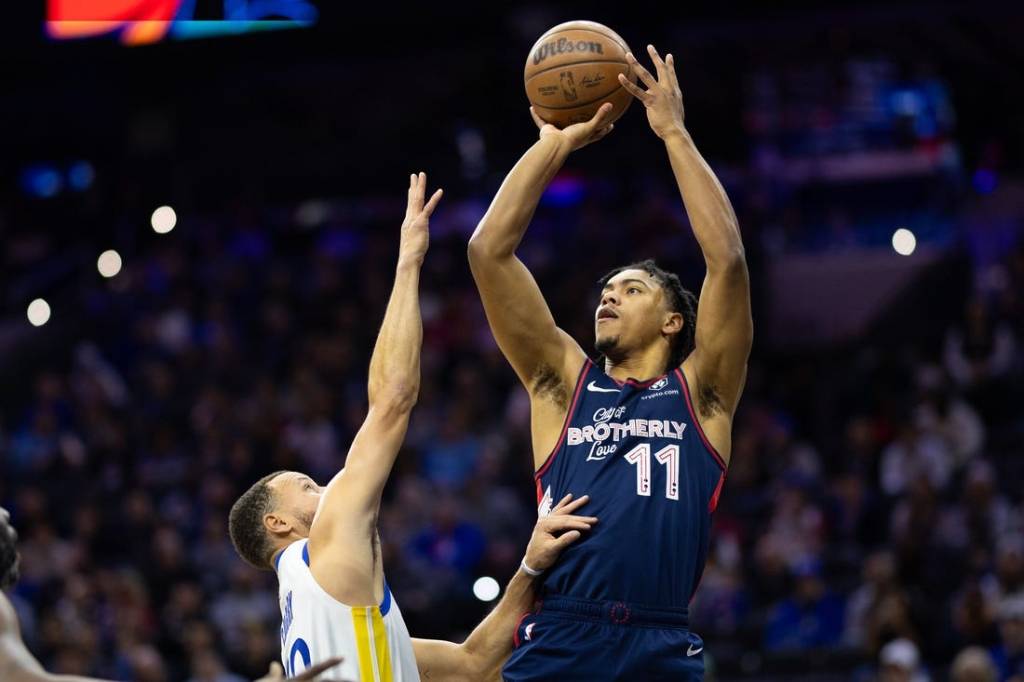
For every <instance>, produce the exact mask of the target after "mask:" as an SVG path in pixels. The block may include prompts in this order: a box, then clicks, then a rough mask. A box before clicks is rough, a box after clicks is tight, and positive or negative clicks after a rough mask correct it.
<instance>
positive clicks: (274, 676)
mask: <svg viewBox="0 0 1024 682" xmlns="http://www.w3.org/2000/svg"><path fill="white" fill-rule="evenodd" d="M267 677H268V678H269V679H271V680H283V679H284V668H282V667H281V664H280V663H278V662H277V661H274V662H273V663H271V664H270V670H268V671H267Z"/></svg>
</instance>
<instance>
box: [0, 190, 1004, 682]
mask: <svg viewBox="0 0 1024 682" xmlns="http://www.w3.org/2000/svg"><path fill="white" fill-rule="evenodd" d="M559 182H560V183H561V184H560V185H559V184H558V183H556V190H558V188H559V187H561V188H562V190H565V191H562V192H561V193H560V191H555V192H553V193H552V194H550V195H549V196H548V198H547V199H546V200H545V205H544V206H542V208H541V210H540V211H539V213H538V215H537V218H536V220H535V222H534V225H533V227H532V228H531V231H530V234H529V236H528V238H527V240H526V242H525V243H524V245H523V248H522V250H521V254H522V256H523V258H524V260H525V261H526V262H527V263H528V265H529V266H530V268H531V269H532V270H533V272H534V273H535V275H536V276H537V278H538V280H539V281H540V283H541V286H542V288H543V290H544V291H545V293H546V295H547V297H548V300H549V303H550V304H551V307H552V309H553V311H554V313H555V317H556V319H557V320H558V321H559V322H560V323H561V324H562V326H563V327H564V328H566V329H567V330H568V331H569V332H570V333H572V334H573V335H575V336H576V337H577V338H579V339H580V340H581V341H582V342H583V345H584V347H588V346H589V340H590V339H591V338H592V314H593V308H594V305H595V304H596V302H597V293H598V291H597V287H596V280H597V278H598V277H599V276H600V275H601V274H602V273H604V272H605V271H606V270H608V269H609V268H610V267H612V266H614V265H618V264H620V262H621V261H622V260H624V259H633V258H636V257H643V256H648V255H654V256H656V257H657V258H658V259H659V260H660V261H661V262H662V263H663V264H664V265H665V266H667V267H670V268H673V269H676V270H678V271H679V272H680V274H681V276H682V278H683V280H684V282H685V283H687V284H688V285H689V286H690V287H691V288H694V289H696V288H697V287H699V283H700V281H701V278H702V276H703V269H702V268H703V265H702V261H701V256H700V252H699V250H698V249H697V246H696V244H695V242H694V241H693V239H692V236H691V235H690V234H689V230H688V228H687V225H686V222H685V216H684V214H683V213H682V211H681V209H680V206H679V199H678V195H676V194H675V190H674V188H673V187H672V186H671V185H670V184H668V182H667V179H661V180H659V181H653V182H641V183H638V184H637V186H628V185H622V186H619V185H608V186H604V185H602V184H601V183H600V181H593V184H591V185H589V186H583V187H582V188H575V189H574V187H575V185H574V184H573V183H574V182H575V181H574V180H573V178H572V177H571V176H569V175H566V176H563V177H562V178H561V179H560V180H559ZM396 190H400V188H396ZM757 197H758V195H757V193H756V192H746V193H745V192H738V193H736V194H735V195H734V199H735V201H736V203H737V210H738V212H739V213H740V216H741V222H742V223H743V226H744V230H745V232H746V237H745V238H746V242H747V246H748V256H749V258H750V260H751V268H752V273H753V286H754V287H755V300H756V299H757V297H758V291H757V288H758V287H759V286H760V278H759V273H760V271H761V265H762V259H763V258H764V253H766V252H767V253H771V249H770V248H769V247H768V246H767V245H766V244H765V242H767V241H769V240H770V239H771V234H770V231H768V230H763V229H762V228H763V227H764V223H763V221H761V220H760V219H759V218H758V216H759V215H760V214H759V210H760V207H759V206H758V203H757V202H758V198H757ZM402 198H403V197H402V196H401V192H400V191H396V192H395V196H394V197H393V198H390V199H380V200H376V199H374V200H364V201H351V202H335V203H323V204H319V203H308V204H303V205H298V206H291V207H286V208H280V207H278V208H270V207H266V206H261V205H260V204H259V203H258V202H252V203H246V204H238V205H235V206H233V207H230V208H225V209H223V210H220V211H209V212H202V213H197V214H194V215H192V214H183V215H182V217H181V220H180V222H179V226H178V227H177V228H176V229H175V231H173V232H172V233H170V234H168V235H164V236H162V237H160V238H159V239H158V240H156V241H154V242H152V245H151V246H148V247H146V248H145V249H141V250H140V251H139V252H138V253H134V254H130V255H129V256H128V257H126V265H125V269H124V271H123V272H122V273H121V274H120V275H118V276H117V277H116V278H115V279H113V280H110V281H100V280H96V281H93V282H92V283H91V284H89V285H87V286H83V287H81V288H80V289H79V290H78V291H76V292H74V294H73V301H67V302H66V305H67V306H70V305H72V304H73V305H77V306H80V307H81V308H82V309H83V310H86V311H88V321H87V322H84V323H83V325H84V326H83V330H84V331H81V332H79V333H76V334H75V335H74V338H73V343H69V344H68V347H67V349H66V352H64V353H62V354H60V355H59V356H47V357H46V358H42V359H40V358H37V359H36V362H35V365H33V367H32V368H31V369H30V371H29V374H30V375H31V376H32V380H31V382H29V383H28V384H27V385H24V386H18V387H8V388H7V389H6V390H7V391H8V392H10V391H13V390H15V388H16V395H17V400H16V402H15V403H14V404H15V405H16V409H10V410H9V411H8V412H7V413H6V414H4V415H3V422H2V426H3V430H2V432H0V452H2V453H3V454H2V459H0V504H3V505H4V506H6V507H8V508H10V509H11V511H12V515H13V522H14V524H15V526H16V527H17V528H18V529H19V531H20V533H21V538H22V539H21V543H20V549H21V553H22V558H23V564H22V578H21V581H20V583H19V584H18V585H17V587H16V588H15V590H14V592H13V595H12V596H13V601H14V604H15V606H16V608H17V610H18V613H19V616H20V618H21V623H22V628H23V634H24V637H25V639H26V641H27V642H28V644H29V645H30V647H31V648H32V650H33V651H34V652H35V653H36V654H38V656H39V657H40V659H41V660H42V661H43V662H44V663H45V664H46V665H47V666H48V667H49V669H50V670H52V671H54V672H65V673H72V672H74V673H87V674H92V675H98V676H105V677H111V678H115V679H133V680H139V681H140V682H164V681H166V680H190V681H192V682H233V681H235V680H239V679H253V678H255V677H258V676H259V675H260V674H262V673H263V671H265V670H266V663H267V661H269V660H271V659H274V658H276V657H277V656H278V646H279V644H278V637H277V632H278V628H279V625H280V620H279V619H280V614H279V611H278V606H277V599H276V583H275V580H274V578H273V576H272V575H271V574H268V573H262V574H261V573H259V572H256V571H254V570H252V569H250V568H248V567H246V566H245V565H243V564H242V562H241V561H240V560H239V559H238V558H237V557H236V556H235V554H234V552H233V550H232V548H231V545H230V542H229V540H228V536H227V530H226V521H227V511H228V508H229V507H230V505H231V503H232V502H233V501H234V499H235V498H236V496H237V495H238V494H240V493H241V492H242V491H243V490H244V489H245V488H247V487H248V486H249V485H250V484H251V483H252V482H253V481H255V480H256V479H257V478H258V477H260V476H261V475H263V474H265V473H268V472H270V471H273V470H277V469H297V470H301V471H304V472H307V473H308V474H310V475H311V476H312V477H314V478H315V479H317V480H318V481H320V482H321V483H326V482H327V480H329V478H330V477H331V476H332V475H333V474H334V473H335V472H336V471H337V470H338V469H340V467H341V466H343V464H344V459H345V453H346V450H347V447H348V443H349V442H350V440H351V438H352V436H353V434H354V432H355V430H356V429H357V428H358V427H359V425H360V423H361V421H362V418H363V415H364V412H365V408H366V371H367V363H368V359H369V353H370V351H371V349H372V345H373V341H374V338H375V335H376V332H377V328H378V325H379V323H380V320H381V318H382V315H383V308H384V304H385V302H386V299H387V295H388V292H389V290H390V286H391V275H392V267H393V264H394V260H395V255H396V252H397V238H398V225H399V222H400V219H401V212H402V209H403V205H402V204H401V200H402ZM483 201H485V199H484V198H483V197H481V198H479V199H470V198H463V199H459V200H449V199H446V200H445V202H442V207H441V208H440V209H439V212H438V215H437V216H436V217H435V220H434V221H433V222H434V224H433V225H432V244H431V249H430V252H429V253H428V255H427V259H426V264H425V267H424V276H423V278H422V302H421V307H422V313H423V323H424V346H423V382H422V390H421V394H420V400H419V404H418V406H417V408H416V410H415V412H414V415H413V420H412V424H411V427H410V430H409V435H408V438H407V439H406V444H405V446H404V448H403V450H402V453H401V455H400V457H399V460H398V463H397V465H396V469H395V472H394V474H393V476H392V479H391V482H390V484H389V486H388V489H387V491H386V497H385V502H384V508H383V512H382V515H381V519H380V532H381V537H382V541H383V543H384V558H385V566H386V572H387V576H388V580H389V583H390V584H391V586H392V589H393V591H394V594H395V597H396V599H397V600H398V601H399V603H400V604H401V605H402V610H403V613H404V615H405V617H406V620H407V622H408V625H409V629H410V631H411V632H412V634H413V635H414V636H424V637H444V638H460V637H462V636H464V635H465V634H466V633H467V632H468V631H469V629H470V628H472V626H473V625H474V624H475V623H476V622H477V621H478V620H479V619H480V617H482V615H483V614H484V613H486V610H487V608H488V606H487V605H486V604H484V603H482V602H480V601H479V600H477V599H476V598H475V597H474V595H473V592H472V584H473V582H474V580H475V579H476V578H478V577H480V576H483V575H492V576H495V577H496V578H498V579H499V580H500V581H503V580H505V579H506V578H507V577H508V576H510V575H511V574H512V572H513V571H514V570H515V567H516V566H517V565H518V561H519V559H520V558H521V554H522V551H523V549H524V547H525V543H526V540H527V538H528V535H529V530H530V528H531V527H532V524H533V520H534V518H535V514H536V512H535V505H536V501H535V500H534V499H533V494H534V491H533V488H532V485H531V484H532V480H531V466H530V463H531V457H530V454H529V453H530V448H529V443H530V441H529V436H528V434H529V409H528V402H527V397H526V394H525V392H524V391H523V390H522V389H521V388H520V387H519V385H518V383H517V381H516V380H515V377H514V375H513V374H512V372H511V371H510V369H509V368H508V366H507V363H506V361H505V360H504V358H503V357H502V355H501V354H500V352H499V351H498V349H497V348H496V346H495V344H494V341H493V338H492V337H491V334H490V332H489V330H488V328H487V325H486V320H485V319H484V316H483V311H482V308H481V306H480V304H479V300H478V297H477V294H476V291H475V289H474V287H473V285H472V280H471V278H470V276H469V270H468V266H467V263H466V256H465V249H466V240H467V237H468V234H469V232H470V231H471V230H472V228H473V226H474V224H475V222H476V220H477V219H478V218H479V216H480V215H481V213H482V209H483V207H484V203H483ZM1020 218H1021V216H1017V218H1016V220H1017V222H1016V225H1018V226H1019V224H1020V222H1019V221H1020ZM140 229H141V228H140ZM964 229H965V230H968V231H967V232H965V233H964V239H963V240H962V243H963V247H962V248H963V250H964V251H965V252H969V253H972V254H974V253H976V252H977V251H978V250H977V249H973V250H972V248H971V244H972V243H974V242H978V241H979V239H980V241H981V242H984V239H982V238H977V239H975V236H976V233H975V232H970V231H969V226H968V227H965V228H964ZM972 235H974V236H972ZM972 239H974V242H972V241H971V240H972ZM581 244H586V248H585V249H581V248H580V245H581ZM973 262H974V269H975V283H974V284H972V285H970V286H968V287H966V288H965V289H964V290H963V291H961V292H960V295H959V296H958V297H953V298H951V299H950V300H949V305H948V306H947V307H946V308H945V310H946V318H945V319H944V320H942V321H941V324H942V327H943V328H944V329H945V332H944V334H943V335H942V336H938V337H934V338H933V337H925V336H922V337H920V338H917V339H915V342H914V343H912V344H910V345H903V344H901V345H888V344H887V343H886V338H887V337H886V336H885V335H884V333H883V334H882V335H881V336H879V337H878V338H873V339H871V340H867V341H863V342H858V343H856V344H853V345H852V346H850V347H847V348H843V349H842V350H841V351H835V350H831V351H820V352H808V353H804V354H800V355H796V354H794V353H790V352H786V351H785V350H784V349H783V350H781V351H779V350H774V349H770V348H765V347H763V346H759V345H758V344H757V343H755V353H754V356H753V358H752V361H751V367H750V373H749V380H748V387H747V391H746V394H745V396H744V398H743V401H742V403H741V408H740V411H739V413H738V415H737V418H736V426H735V437H734V445H733V456H732V464H731V469H730V472H729V476H728V479H727V484H726V486H725V489H724V492H723V495H722V499H721V503H720V506H719V509H718V512H717V514H716V519H715V526H714V534H713V541H712V550H711V553H710V558H709V561H708V565H707V570H706V573H705V575H704V578H703V581H702V584H701V587H700V589H699V591H698V593H697V596H696V598H695V599H694V601H693V603H692V605H691V607H692V608H691V614H692V615H691V620H692V623H693V627H694V630H695V631H696V632H698V633H700V634H702V635H703V636H704V637H705V638H706V640H707V642H708V651H709V653H710V657H711V661H712V662H711V665H710V667H711V669H712V670H715V671H717V674H718V675H719V676H720V677H723V678H724V677H729V676H730V675H742V674H748V675H758V674H760V675H765V676H769V677H765V678H764V679H780V678H779V677H777V676H778V675H787V674H793V675H798V674H800V673H803V674H807V673H808V672H809V671H810V674H812V675H817V677H816V678H815V679H826V677H824V675H825V674H826V673H829V674H832V675H834V679H854V678H858V679H875V677H876V676H881V678H882V679H887V680H889V679H891V680H918V679H927V675H928V674H929V671H931V674H932V675H933V678H934V679H945V678H944V672H940V671H945V670H947V669H949V666H950V664H951V663H952V661H953V659H954V656H956V655H957V654H958V652H960V651H961V650H964V649H965V648H967V647H974V648H972V649H969V650H968V651H967V652H966V654H965V657H964V659H963V660H964V661H966V662H965V663H963V662H961V661H960V659H958V663H957V664H958V665H961V667H963V666H966V667H967V668H968V669H970V670H974V669H978V667H979V666H980V669H985V667H986V666H991V667H992V669H993V670H994V671H997V673H996V674H997V677H996V678H995V679H999V680H1008V679H1012V678H1013V677H1014V676H1017V678H1018V679H1024V507H1022V496H1021V490H1022V487H1021V483H1022V482H1024V467H1022V466H1021V458H1020V457H1019V454H1020V452H1021V448H1022V443H1024V410H1021V409H1020V406H1021V405H1022V404H1024V390H1022V388H1021V387H1022V386H1024V383H1022V378H1024V362H1022V358H1024V355H1022V354H1021V351H1020V343H1021V342H1022V341H1024V339H1022V334H1024V301H1022V299H1021V292H1024V249H1022V248H1021V245H1020V244H1018V245H1016V246H1014V247H1013V248H1007V249H1004V250H1001V251H1000V252H999V253H998V254H996V255H995V256H994V257H985V258H980V257H975V258H974V261H973ZM757 313H758V311H755V321H757ZM972 665H973V666H974V667H973V668H972V667H971V666H972ZM771 675H776V677H775V678H771V677H770V676H771ZM962 679H964V680H968V679H979V680H983V679H985V678H984V677H981V678H970V677H968V678H962Z"/></svg>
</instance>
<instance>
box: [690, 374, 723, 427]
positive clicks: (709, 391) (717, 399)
mask: <svg viewBox="0 0 1024 682" xmlns="http://www.w3.org/2000/svg"><path fill="white" fill-rule="evenodd" d="M697 410H698V411H699V412H700V416H702V417H704V418H705V419H706V418H708V417H714V416H715V415H716V414H721V413H722V412H724V411H725V406H724V405H722V397H721V395H720V394H719V392H718V387H717V386H715V385H714V384H706V383H704V382H701V383H700V386H699V387H698V389H697Z"/></svg>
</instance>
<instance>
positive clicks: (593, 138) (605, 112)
mask: <svg viewBox="0 0 1024 682" xmlns="http://www.w3.org/2000/svg"><path fill="white" fill-rule="evenodd" d="M611 115H612V103H611V102H605V103H604V104H602V105H601V107H600V108H599V109H598V110H597V113H596V114H594V117H593V118H591V119H590V120H589V121H584V122H583V123H573V124H572V125H567V126H565V127H564V128H561V129H559V128H556V127H555V126H553V125H551V124H550V123H546V122H545V121H544V119H542V118H541V117H540V116H538V115H537V112H536V111H535V110H534V108H533V107H530V116H532V117H533V122H534V123H536V124H537V127H538V128H540V136H541V138H542V139H543V138H545V137H547V136H548V135H557V136H559V137H561V138H562V139H564V140H565V141H566V142H567V143H568V144H569V149H570V151H576V150H577V149H580V148H582V147H586V146H587V145H588V144H590V143H592V142H597V141H598V140H600V139H601V138H602V137H604V136H605V135H607V134H608V133H610V132H611V131H612V129H613V128H614V127H615V125H614V124H613V123H608V119H609V117H611Z"/></svg>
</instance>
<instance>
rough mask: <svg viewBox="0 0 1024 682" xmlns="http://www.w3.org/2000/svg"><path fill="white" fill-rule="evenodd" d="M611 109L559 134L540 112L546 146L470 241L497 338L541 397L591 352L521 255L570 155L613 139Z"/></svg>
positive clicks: (518, 171) (506, 186) (528, 159)
mask: <svg viewBox="0 0 1024 682" xmlns="http://www.w3.org/2000/svg"><path fill="white" fill-rule="evenodd" d="M611 106H612V105H611V104H605V105H604V106H602V107H601V108H600V109H599V110H598V112H597V113H596V114H595V115H594V118H592V119H591V120H589V121H587V122H585V123H576V124H573V125H570V126H567V127H566V128H564V129H562V130H559V129H558V128H556V127H555V126H553V125H550V124H545V123H544V122H543V121H542V120H540V119H539V118H538V117H537V115H536V114H535V113H534V112H533V111H532V109H531V112H530V113H531V114H532V115H533V118H534V121H535V122H536V123H537V125H538V126H539V127H540V139H538V140H537V142H536V143H535V144H534V145H533V146H532V147H530V149H529V150H528V151H527V152H526V154H524V155H523V156H522V158H520V159H519V161H518V163H516V165H515V166H514V167H513V168H512V171H511V172H510V173H509V174H508V177H506V178H505V181H504V182H503V183H502V185H501V188H500V189H499V190H498V194H497V195H496V196H495V197H494V201H493V202H491V206H490V208H489V209H488V210H487V213H486V214H484V217H483V219H481V221H480V224H479V225H478V226H477V228H476V232H474V233H473V236H472V238H470V240H469V265H470V269H471V270H472V271H473V278H474V279H475V280H476V284H477V287H478V288H479V289H480V297H481V298H482V299H483V303H484V310H485V311H486V312H487V320H488V322H489V323H490V325H491V330H492V331H493V332H494V338H495V339H496V340H497V342H498V346H500V347H501V350H502V352H503V353H504V354H505V357H507V358H508V360H509V362H510V363H511V365H512V368H513V369H514V370H515V372H516V374H518V375H519V378H520V380H521V381H522V382H523V384H524V385H525V386H526V388H527V389H528V390H529V391H530V392H531V394H532V393H535V391H536V389H537V388H542V386H541V387H539V386H538V380H540V379H543V378H544V376H546V375H550V374H551V372H552V371H554V372H555V373H556V374H557V375H558V376H559V377H560V378H564V379H566V380H567V381H571V378H569V377H570V376H571V377H572V378H575V376H574V375H575V373H576V371H578V370H579V367H580V365H581V364H582V362H583V357H584V355H583V351H582V350H581V349H580V347H579V345H578V344H577V343H576V342H575V341H573V340H572V338H570V337H569V336H568V335H567V334H565V333H564V332H562V331H561V330H559V329H558V327H557V326H556V325H555V320H554V318H553V317H552V316H551V311H550V309H549V308H548V305H547V302H545V300H544V296H543V295H542V294H541V292H540V288H539V287H538V286H537V282H536V281H535V280H534V279H533V276H532V275H531V274H530V271H529V270H527V269H526V266H525V265H523V263H522V261H520V260H519V258H517V257H516V249H517V248H519V243H520V241H522V238H523V235H524V234H525V233H526V228H527V226H528V225H529V224H530V220H531V219H532V218H533V214H534V211H536V209H537V204H538V203H539V202H540V198H541V195H543V194H544V190H545V189H546V188H547V186H548V183H550V182H551V179H552V178H554V176H555V174H556V173H557V172H558V170H559V169H560V168H561V167H562V164H564V163H565V160H566V158H567V157H568V156H569V154H570V153H571V152H573V151H575V150H576V149H579V148H581V147H584V146H586V145H588V144H590V143H591V142H595V141H597V140H599V139H601V138H602V137H604V136H605V135H607V134H608V133H609V132H610V131H611V129H612V126H611V125H610V124H605V121H607V119H608V118H609V115H610V113H611Z"/></svg>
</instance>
